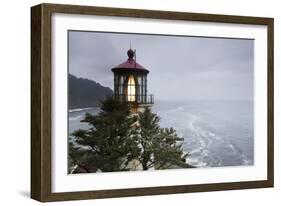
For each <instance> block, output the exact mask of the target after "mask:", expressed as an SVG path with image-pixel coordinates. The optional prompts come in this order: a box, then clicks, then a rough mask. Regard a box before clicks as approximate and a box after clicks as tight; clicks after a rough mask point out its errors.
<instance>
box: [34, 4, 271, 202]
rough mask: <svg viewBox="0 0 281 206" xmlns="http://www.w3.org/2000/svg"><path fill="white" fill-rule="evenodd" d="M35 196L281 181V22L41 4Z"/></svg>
mask: <svg viewBox="0 0 281 206" xmlns="http://www.w3.org/2000/svg"><path fill="white" fill-rule="evenodd" d="M31 40H32V41H31V73H32V78H31V79H32V81H31V94H32V95H31V110H32V113H31V117H32V118H31V119H32V120H31V125H32V127H31V197H32V198H34V199H36V200H39V201H42V202H46V201H61V200H79V199H91V198H107V197H123V196H137V195H159V194H171V193H187V192H203V191H218V190H232V189H250V188H265V187H273V177H274V175H273V173H274V168H273V154H274V144H273V106H274V105H273V19H272V18H262V17H245V16H243V17H242V16H228V15H214V14H198V13H182V12H170V11H152V10H136V9H120V8H105V7H90V6H75V5H57V4H41V5H37V6H34V7H32V8H31Z"/></svg>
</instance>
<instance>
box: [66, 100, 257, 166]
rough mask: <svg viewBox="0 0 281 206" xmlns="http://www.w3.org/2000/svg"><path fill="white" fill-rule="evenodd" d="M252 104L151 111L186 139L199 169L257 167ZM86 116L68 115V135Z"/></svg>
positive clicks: (193, 104) (162, 105) (169, 105)
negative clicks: (255, 162)
mask: <svg viewBox="0 0 281 206" xmlns="http://www.w3.org/2000/svg"><path fill="white" fill-rule="evenodd" d="M253 108H254V105H253V102H252V101H184V102H175V101H158V102H156V103H155V104H154V105H153V107H152V110H153V112H155V113H157V115H158V116H159V117H160V125H161V127H173V128H174V129H175V130H176V131H177V133H178V135H179V136H181V137H183V138H184V142H183V149H184V151H185V152H187V153H188V154H189V156H188V157H187V163H189V164H191V165H193V166H196V167H219V166H243V165H253V164H254V121H253V119H254V116H253ZM86 112H89V113H92V114H97V113H98V112H99V108H84V109H75V110H70V111H69V133H71V132H73V131H74V130H77V129H79V128H81V129H86V128H87V127H88V125H87V124H85V123H81V122H80V121H81V120H82V119H83V117H84V115H85V113H86Z"/></svg>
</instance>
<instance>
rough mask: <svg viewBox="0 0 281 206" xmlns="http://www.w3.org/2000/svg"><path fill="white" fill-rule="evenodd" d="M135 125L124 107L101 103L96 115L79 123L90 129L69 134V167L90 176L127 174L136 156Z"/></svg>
mask: <svg viewBox="0 0 281 206" xmlns="http://www.w3.org/2000/svg"><path fill="white" fill-rule="evenodd" d="M136 121H137V118H136V116H134V115H131V114H130V110H129V107H128V105H127V104H126V103H120V102H117V101H115V100H113V99H107V100H105V101H103V102H102V104H101V111H100V112H99V114H98V115H96V116H93V115H91V114H89V113H87V114H86V115H85V118H84V120H82V122H85V123H88V125H89V126H90V128H89V129H88V130H81V129H80V130H77V131H75V132H73V134H72V136H74V141H75V144H76V146H75V145H70V146H69V156H70V158H71V159H72V164H75V165H79V166H82V167H84V168H87V170H86V171H90V172H96V171H102V172H112V171H125V170H128V168H127V165H128V163H129V162H130V161H131V160H132V159H135V158H136V157H137V156H139V153H140V148H139V147H138V144H137V138H138V137H137V129H136V128H135V127H136V126H135V123H136Z"/></svg>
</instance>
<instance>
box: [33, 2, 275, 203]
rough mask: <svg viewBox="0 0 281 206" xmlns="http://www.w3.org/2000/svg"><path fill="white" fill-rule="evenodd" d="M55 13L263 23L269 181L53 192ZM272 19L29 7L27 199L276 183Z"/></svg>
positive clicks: (187, 191)
mask: <svg viewBox="0 0 281 206" xmlns="http://www.w3.org/2000/svg"><path fill="white" fill-rule="evenodd" d="M54 13H64V14H76V15H98V16H113V17H129V18H133V17H134V18H146V19H163V20H181V21H192V22H195V23H196V22H216V23H231V24H244V25H264V26H266V27H267V104H268V105H267V179H266V180H258V181H243V182H227V183H214V184H210V183H208V184H193V185H192V184H190V185H169V186H159V187H142V188H133V189H131V188H127V189H109V190H95V191H78V192H59V193H54V192H52V189H51V185H52V181H51V180H52V172H51V171H52V170H51V165H52V163H51V147H52V141H51V135H52V132H51V125H52V124H51V121H52V113H51V110H52V108H51V98H52V93H51V90H52V84H51V78H52V77H51V73H52V69H51V67H52V65H51V58H52V55H51V47H52V44H51V42H52V39H51V29H52V22H51V17H52V15H53V14H54ZM273 29H274V21H273V19H272V18H261V17H246V16H229V15H215V14H199V13H184V12H170V11H152V10H137V9H121V8H105V7H92V6H78V5H77V6H76V5H59V4H40V5H37V6H34V7H32V8H31V198H33V199H36V200H39V201H42V202H49V201H64V200H81V199H94V198H109V197H125V196H140V195H160V194H172V193H189V192H205V191H219V190H234V189H250V188H265V187H273V182H274V159H273V154H274V142H273V135H274V128H273V127H274V126H273V125H274V122H273V121H274V117H273V115H274V113H273V112H274V82H273V36H274V35H273V34H274V32H273Z"/></svg>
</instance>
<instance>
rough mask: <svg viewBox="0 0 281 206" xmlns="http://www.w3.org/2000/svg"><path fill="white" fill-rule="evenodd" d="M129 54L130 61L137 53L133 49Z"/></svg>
mask: <svg viewBox="0 0 281 206" xmlns="http://www.w3.org/2000/svg"><path fill="white" fill-rule="evenodd" d="M127 54H128V57H129V59H133V58H134V56H135V52H134V51H133V50H132V49H131V48H130V49H129V50H128V51H127Z"/></svg>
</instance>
